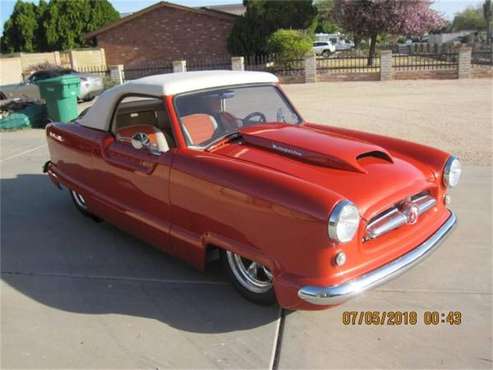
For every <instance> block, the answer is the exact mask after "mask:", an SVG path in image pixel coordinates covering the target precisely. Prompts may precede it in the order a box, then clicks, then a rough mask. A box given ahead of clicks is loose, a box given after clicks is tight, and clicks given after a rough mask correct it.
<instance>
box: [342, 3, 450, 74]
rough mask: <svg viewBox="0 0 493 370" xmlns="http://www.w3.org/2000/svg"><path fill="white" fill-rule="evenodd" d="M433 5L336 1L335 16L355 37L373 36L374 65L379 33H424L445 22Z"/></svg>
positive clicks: (370, 53) (371, 44)
mask: <svg viewBox="0 0 493 370" xmlns="http://www.w3.org/2000/svg"><path fill="white" fill-rule="evenodd" d="M430 5H431V1H429V0H335V3H334V8H333V13H332V15H333V18H334V20H335V21H336V23H337V24H339V25H340V26H341V27H342V28H343V29H344V30H345V31H346V32H350V33H352V34H353V36H354V37H355V39H362V38H370V51H369V54H368V65H371V64H372V63H373V58H374V57H375V47H376V43H377V37H378V35H380V34H393V35H423V34H424V33H426V32H429V31H433V30H436V29H440V28H442V27H443V26H444V25H445V20H444V19H443V18H442V17H441V16H440V15H439V14H438V13H437V12H436V11H435V10H433V9H431V8H430Z"/></svg>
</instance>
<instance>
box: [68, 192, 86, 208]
mask: <svg viewBox="0 0 493 370" xmlns="http://www.w3.org/2000/svg"><path fill="white" fill-rule="evenodd" d="M70 192H71V193H72V195H73V197H74V200H75V203H77V205H78V206H79V207H81V208H83V209H87V205H86V200H85V199H84V197H83V196H82V195H80V194H79V193H77V192H75V191H73V190H71V191H70Z"/></svg>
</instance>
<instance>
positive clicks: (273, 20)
mask: <svg viewBox="0 0 493 370" xmlns="http://www.w3.org/2000/svg"><path fill="white" fill-rule="evenodd" d="M243 3H244V5H245V6H246V12H245V14H244V15H243V16H241V17H238V19H237V20H236V22H235V24H234V26H233V29H232V31H231V34H230V35H229V39H228V49H229V51H230V53H232V54H236V55H245V56H249V55H259V54H265V53H266V52H267V51H268V50H267V40H268V38H269V36H270V35H271V34H272V33H273V32H275V31H277V30H278V29H281V28H285V29H297V30H306V29H310V28H311V27H313V26H314V24H315V18H316V15H317V9H316V8H315V6H314V5H313V1H312V0H298V1H289V0H280V1H269V0H245V1H244V2H243Z"/></svg>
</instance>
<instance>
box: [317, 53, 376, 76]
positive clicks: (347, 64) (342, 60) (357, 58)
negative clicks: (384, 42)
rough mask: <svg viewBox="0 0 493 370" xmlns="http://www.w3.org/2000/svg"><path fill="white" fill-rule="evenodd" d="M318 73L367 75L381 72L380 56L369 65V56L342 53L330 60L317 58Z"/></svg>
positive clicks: (329, 58)
mask: <svg viewBox="0 0 493 370" xmlns="http://www.w3.org/2000/svg"><path fill="white" fill-rule="evenodd" d="M317 71H318V72H331V73H367V72H379V71H380V56H375V57H374V58H373V59H372V61H371V63H370V64H369V63H368V56H363V55H356V54H349V53H341V54H339V53H338V54H336V55H334V56H330V57H328V58H317Z"/></svg>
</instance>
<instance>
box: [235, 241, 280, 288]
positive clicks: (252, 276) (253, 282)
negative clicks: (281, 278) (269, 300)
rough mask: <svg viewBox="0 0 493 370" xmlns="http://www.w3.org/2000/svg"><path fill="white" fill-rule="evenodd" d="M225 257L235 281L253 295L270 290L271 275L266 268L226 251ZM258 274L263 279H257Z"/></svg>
mask: <svg viewBox="0 0 493 370" xmlns="http://www.w3.org/2000/svg"><path fill="white" fill-rule="evenodd" d="M226 256H227V259H228V264H229V266H230V268H231V270H232V271H233V274H234V276H235V278H236V280H238V282H239V283H240V284H241V285H242V286H243V287H244V288H245V289H247V290H249V291H251V292H253V293H265V292H267V291H269V290H270V289H271V288H272V273H271V271H270V270H269V269H268V268H267V267H265V266H263V265H261V264H259V263H257V262H253V261H250V260H248V259H246V258H243V257H241V256H240V255H237V254H235V253H233V252H230V251H226ZM259 272H260V275H263V278H260V277H259Z"/></svg>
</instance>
